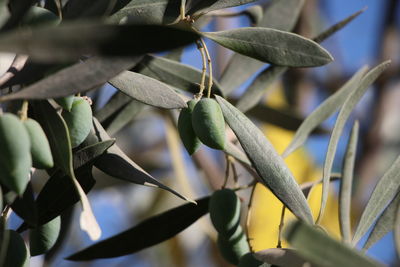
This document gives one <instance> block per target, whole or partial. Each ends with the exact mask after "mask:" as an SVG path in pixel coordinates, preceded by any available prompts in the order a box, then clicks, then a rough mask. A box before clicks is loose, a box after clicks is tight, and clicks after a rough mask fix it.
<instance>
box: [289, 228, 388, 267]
mask: <svg viewBox="0 0 400 267" xmlns="http://www.w3.org/2000/svg"><path fill="white" fill-rule="evenodd" d="M284 237H285V239H286V240H287V241H288V243H289V244H290V245H291V246H292V247H293V248H295V249H296V250H297V252H298V253H299V254H300V255H301V256H302V257H304V258H305V259H307V260H309V261H310V262H311V263H312V264H317V265H319V266H326V267H336V266H363V267H377V266H382V265H381V264H379V263H377V262H375V261H374V260H372V259H370V258H368V257H366V256H364V255H363V254H361V253H360V252H359V251H357V250H355V249H351V248H350V247H348V246H347V245H346V244H343V243H340V242H339V241H336V240H334V239H332V238H331V237H329V236H328V235H326V234H325V233H324V232H322V231H321V230H319V229H317V228H315V227H312V226H311V225H309V224H306V223H304V222H301V221H296V222H293V223H291V224H290V225H288V226H287V227H286V229H285V230H284Z"/></svg>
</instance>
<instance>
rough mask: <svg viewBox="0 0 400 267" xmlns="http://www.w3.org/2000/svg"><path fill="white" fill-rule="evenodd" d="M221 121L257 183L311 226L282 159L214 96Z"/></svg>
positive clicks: (240, 115) (308, 213)
mask: <svg viewBox="0 0 400 267" xmlns="http://www.w3.org/2000/svg"><path fill="white" fill-rule="evenodd" d="M216 100H217V101H218V103H219V104H220V106H221V109H222V113H223V114H224V118H225V121H226V122H227V123H228V125H229V126H230V127H231V129H232V130H233V132H234V133H235V134H236V136H237V138H238V140H239V142H240V144H241V145H242V147H243V149H244V151H245V152H246V154H247V157H248V158H249V159H250V161H251V162H252V163H253V166H254V168H255V169H256V171H257V173H258V174H259V175H260V177H261V181H260V182H261V183H263V184H264V185H265V186H266V187H268V188H269V189H270V190H271V191H272V192H273V193H274V194H275V196H276V197H277V198H278V199H280V200H281V201H282V202H283V203H284V204H285V206H287V207H288V208H289V209H290V210H291V211H292V212H293V214H295V215H296V216H297V217H298V218H300V219H302V220H305V221H308V222H312V221H313V219H312V215H311V211H310V208H309V206H308V204H307V201H306V198H305V197H304V195H303V193H302V192H301V189H300V187H299V185H298V184H297V183H296V181H295V179H294V177H293V175H292V174H291V172H290V170H289V169H288V167H287V166H286V164H285V162H284V161H283V159H282V158H281V157H280V156H279V155H278V153H277V152H276V150H275V149H274V148H273V146H272V144H271V143H270V142H269V141H268V140H267V138H266V137H265V136H264V135H263V133H262V132H261V131H260V130H259V129H258V128H257V127H256V126H255V125H254V124H253V123H252V122H251V121H250V120H249V119H248V118H247V117H246V116H245V115H244V114H243V113H241V112H240V111H239V110H238V109H236V108H235V107H234V106H232V105H231V104H230V103H229V102H227V101H226V100H225V99H223V98H222V97H219V96H216Z"/></svg>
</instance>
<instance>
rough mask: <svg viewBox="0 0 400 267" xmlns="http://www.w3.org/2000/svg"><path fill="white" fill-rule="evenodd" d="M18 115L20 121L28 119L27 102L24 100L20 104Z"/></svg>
mask: <svg viewBox="0 0 400 267" xmlns="http://www.w3.org/2000/svg"><path fill="white" fill-rule="evenodd" d="M18 115H19V118H20V120H21V121H24V120H26V119H28V101H27V100H24V101H23V102H22V107H21V110H20V111H18Z"/></svg>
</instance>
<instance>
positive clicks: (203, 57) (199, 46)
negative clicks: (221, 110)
mask: <svg viewBox="0 0 400 267" xmlns="http://www.w3.org/2000/svg"><path fill="white" fill-rule="evenodd" d="M196 44H197V49H198V50H199V51H200V54H201V61H202V65H203V67H202V69H201V80H200V91H199V93H198V94H197V95H196V98H197V99H200V98H201V97H202V96H203V91H204V89H205V85H204V84H205V82H206V72H207V58H206V54H205V52H204V47H203V46H202V44H201V42H199V41H197V42H196Z"/></svg>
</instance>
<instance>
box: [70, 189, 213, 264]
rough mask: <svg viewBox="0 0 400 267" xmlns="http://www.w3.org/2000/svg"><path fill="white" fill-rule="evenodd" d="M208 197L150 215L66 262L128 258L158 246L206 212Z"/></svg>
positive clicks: (72, 256)
mask: <svg viewBox="0 0 400 267" xmlns="http://www.w3.org/2000/svg"><path fill="white" fill-rule="evenodd" d="M208 202H209V197H205V198H202V199H199V200H197V205H193V204H192V203H188V204H185V205H182V206H179V207H177V208H174V209H171V210H168V211H166V212H164V213H161V214H159V215H156V216H153V217H151V218H149V219H147V220H145V221H143V222H141V223H139V224H138V225H136V226H135V227H133V228H131V229H129V230H127V231H125V232H122V233H120V234H118V235H115V236H113V237H110V238H108V239H106V240H103V241H100V242H98V243H96V244H94V245H92V246H90V247H88V248H85V249H84V250H82V251H79V252H77V253H75V254H73V255H71V256H69V257H68V258H67V259H68V260H73V261H84V260H92V259H100V258H113V257H119V256H123V255H128V254H132V253H135V252H137V251H140V250H142V249H145V248H148V247H150V246H153V245H156V244H158V243H161V242H163V241H165V240H168V239H169V238H171V237H173V236H175V235H176V234H178V233H180V232H181V231H182V230H184V229H186V228H187V227H189V226H190V225H191V224H192V223H194V222H195V221H197V220H198V219H199V218H200V217H202V216H203V215H205V214H206V213H207V212H208Z"/></svg>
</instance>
